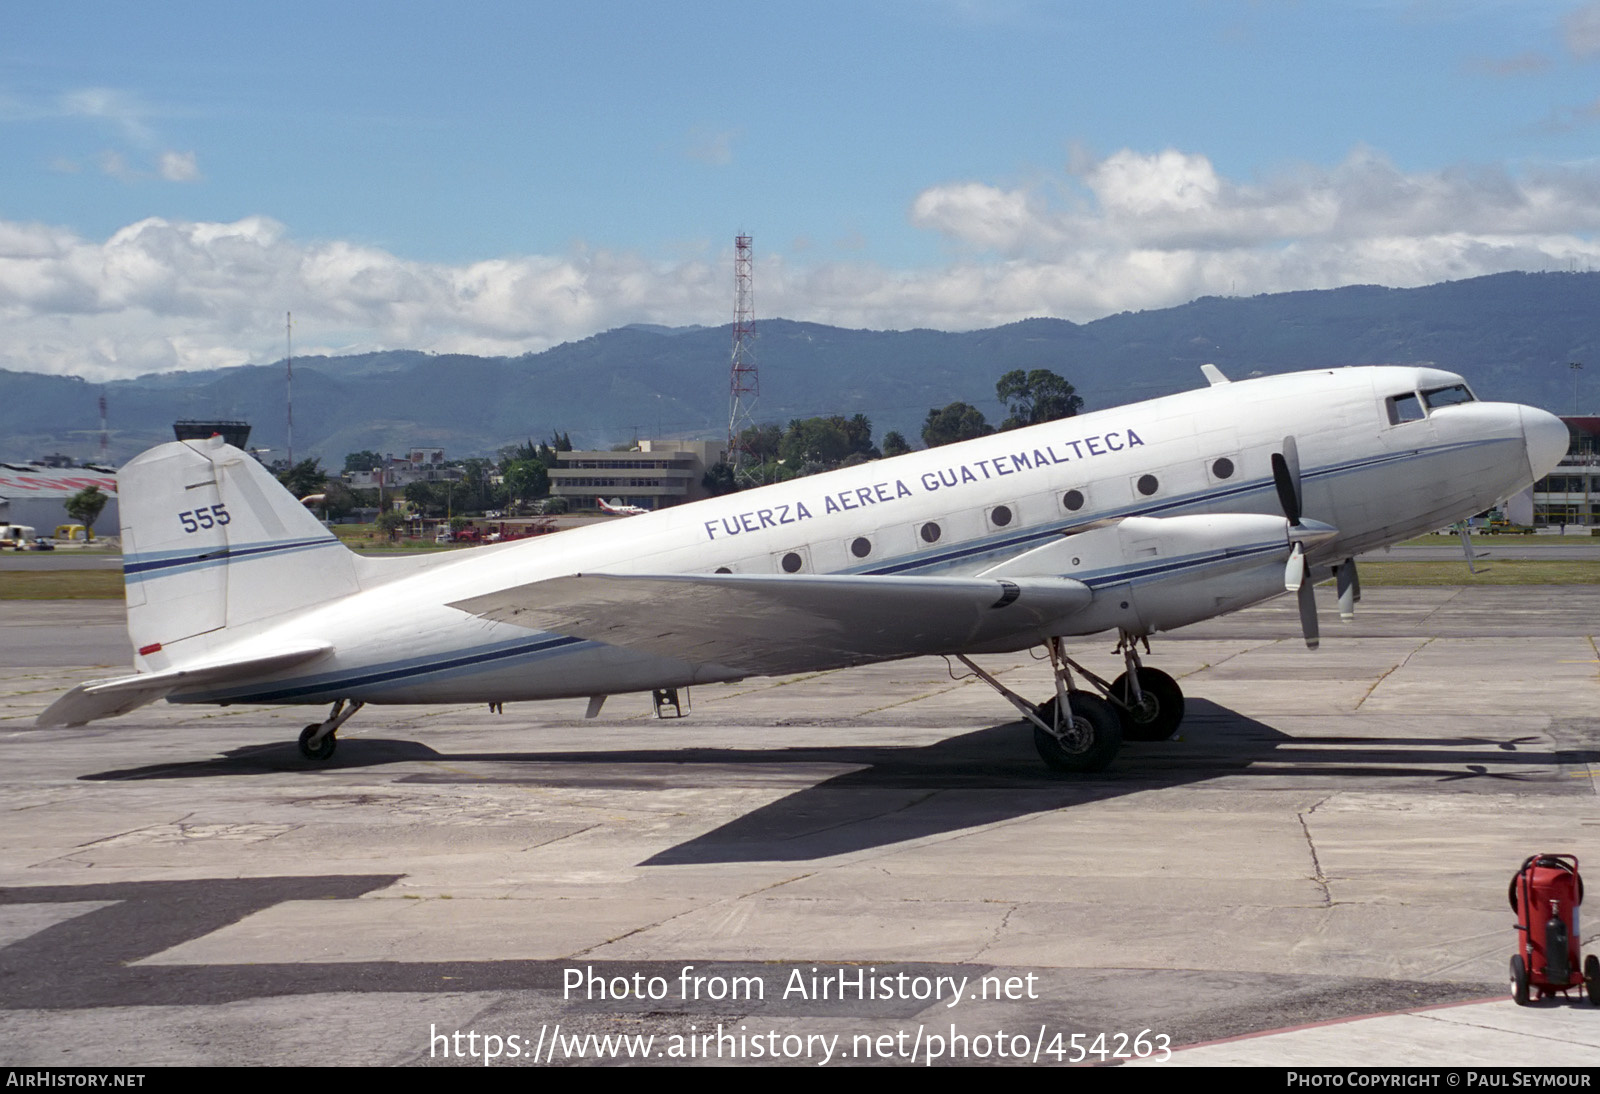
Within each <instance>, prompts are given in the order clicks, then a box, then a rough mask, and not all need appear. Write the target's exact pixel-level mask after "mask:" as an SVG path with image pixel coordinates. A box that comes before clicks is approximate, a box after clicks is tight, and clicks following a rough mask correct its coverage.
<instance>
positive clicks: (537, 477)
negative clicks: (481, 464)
mask: <svg viewBox="0 0 1600 1094" xmlns="http://www.w3.org/2000/svg"><path fill="white" fill-rule="evenodd" d="M504 474H505V483H506V489H508V490H510V491H511V496H512V497H513V498H515V499H516V500H518V501H527V500H528V499H530V498H540V497H543V496H544V495H546V494H548V493H549V492H550V473H549V472H548V471H546V470H545V467H544V464H543V463H541V462H539V461H538V460H513V461H511V463H510V464H509V465H508V466H507V467H506V469H505V473H504Z"/></svg>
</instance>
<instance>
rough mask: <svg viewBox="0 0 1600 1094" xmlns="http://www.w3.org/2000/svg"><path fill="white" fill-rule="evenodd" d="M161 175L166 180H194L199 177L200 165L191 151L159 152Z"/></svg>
mask: <svg viewBox="0 0 1600 1094" xmlns="http://www.w3.org/2000/svg"><path fill="white" fill-rule="evenodd" d="M161 177H162V178H164V179H166V180H167V181H168V182H195V181H198V180H199V178H200V166H199V164H198V163H196V162H195V157H194V153H193V152H163V153H161Z"/></svg>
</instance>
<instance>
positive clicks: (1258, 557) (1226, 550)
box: [983, 513, 1335, 634]
mask: <svg viewBox="0 0 1600 1094" xmlns="http://www.w3.org/2000/svg"><path fill="white" fill-rule="evenodd" d="M1334 534H1335V532H1334V529H1332V528H1329V527H1327V526H1326V525H1321V524H1316V523H1314V522H1311V521H1306V522H1304V523H1303V525H1302V526H1301V527H1300V528H1299V529H1294V528H1291V526H1290V524H1289V522H1288V521H1287V520H1285V519H1284V518H1283V517H1273V516H1265V515H1262V514H1258V513H1212V514H1205V515H1199V516H1181V517H1128V518H1126V519H1123V520H1118V521H1116V522H1114V523H1111V524H1108V525H1103V526H1101V527H1097V528H1090V529H1088V530H1086V531H1082V532H1077V533H1074V534H1069V535H1067V536H1064V537H1063V538H1062V539H1060V540H1058V541H1056V542H1053V543H1048V544H1046V545H1045V546H1043V547H1038V548H1035V549H1034V550H1032V551H1029V552H1028V553H1027V554H1024V555H1019V556H1018V557H1016V558H1014V559H1011V560H1009V561H1007V562H1005V563H1003V564H1001V565H999V566H996V567H994V568H993V569H990V570H986V571H985V572H984V574H983V576H985V577H1023V576H1027V577H1037V576H1043V575H1046V574H1048V575H1052V576H1058V577H1070V578H1073V579H1075V580H1077V581H1081V582H1083V583H1084V584H1085V585H1088V586H1089V587H1090V588H1091V589H1093V590H1094V593H1095V599H1094V603H1093V604H1092V605H1091V606H1090V607H1089V608H1088V609H1086V610H1085V611H1084V612H1083V613H1082V614H1080V615H1079V616H1077V617H1076V621H1084V620H1087V621H1088V622H1090V623H1094V622H1099V623H1100V624H1101V625H1102V626H1104V627H1106V628H1107V629H1110V628H1119V629H1121V630H1125V631H1128V632H1130V633H1132V634H1148V633H1150V632H1152V631H1159V630H1171V629H1173V628H1174V627H1182V626H1184V625H1186V624H1189V623H1194V622H1197V621H1199V620H1202V619H1209V618H1210V617H1212V616H1215V615H1219V614H1221V613H1223V612H1231V611H1236V610H1238V609H1239V608H1243V607H1246V606H1248V605H1250V604H1254V603H1257V602H1258V601H1262V600H1266V599H1268V598H1269V597H1273V596H1276V595H1278V594H1279V593H1281V592H1283V591H1284V564H1285V562H1286V561H1287V560H1288V558H1289V554H1290V552H1291V551H1292V550H1293V547H1294V544H1295V542H1296V541H1298V542H1300V543H1302V544H1304V545H1305V546H1306V547H1310V546H1311V545H1312V544H1313V543H1315V542H1316V541H1319V540H1321V539H1326V538H1328V537H1330V536H1332V535H1334ZM1074 629H1075V630H1076V629H1078V628H1077V627H1074Z"/></svg>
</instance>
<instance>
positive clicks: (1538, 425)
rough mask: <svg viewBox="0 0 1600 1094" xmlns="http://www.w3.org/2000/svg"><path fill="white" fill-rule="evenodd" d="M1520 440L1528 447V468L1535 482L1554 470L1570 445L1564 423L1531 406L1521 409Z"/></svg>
mask: <svg viewBox="0 0 1600 1094" xmlns="http://www.w3.org/2000/svg"><path fill="white" fill-rule="evenodd" d="M1522 438H1523V440H1524V441H1526V442H1527V445H1528V467H1529V469H1530V470H1531V471H1532V472H1533V477H1534V479H1535V481H1537V480H1539V479H1542V478H1544V477H1545V476H1546V475H1548V474H1549V473H1550V472H1552V471H1554V470H1555V469H1556V465H1557V464H1559V463H1560V462H1561V457H1562V456H1565V455H1566V454H1567V446H1568V444H1569V443H1570V441H1569V438H1568V434H1567V425H1566V423H1565V422H1563V421H1562V420H1561V419H1560V418H1557V417H1556V416H1555V415H1554V414H1549V413H1546V412H1545V411H1543V410H1536V409H1535V408H1533V407H1531V406H1525V407H1523V408H1522Z"/></svg>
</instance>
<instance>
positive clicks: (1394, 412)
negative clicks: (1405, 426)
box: [1388, 391, 1426, 425]
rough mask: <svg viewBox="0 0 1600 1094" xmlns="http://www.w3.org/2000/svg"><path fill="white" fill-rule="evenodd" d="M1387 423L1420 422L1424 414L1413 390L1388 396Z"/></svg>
mask: <svg viewBox="0 0 1600 1094" xmlns="http://www.w3.org/2000/svg"><path fill="white" fill-rule="evenodd" d="M1388 405H1389V424H1390V425H1400V424H1401V423H1402V422H1420V421H1421V420H1422V419H1423V418H1424V417H1426V415H1425V414H1423V412H1422V403H1421V402H1419V401H1418V400H1417V396H1416V393H1415V392H1410V391H1408V392H1406V393H1405V394H1404V395H1392V396H1390V397H1389V403H1388Z"/></svg>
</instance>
